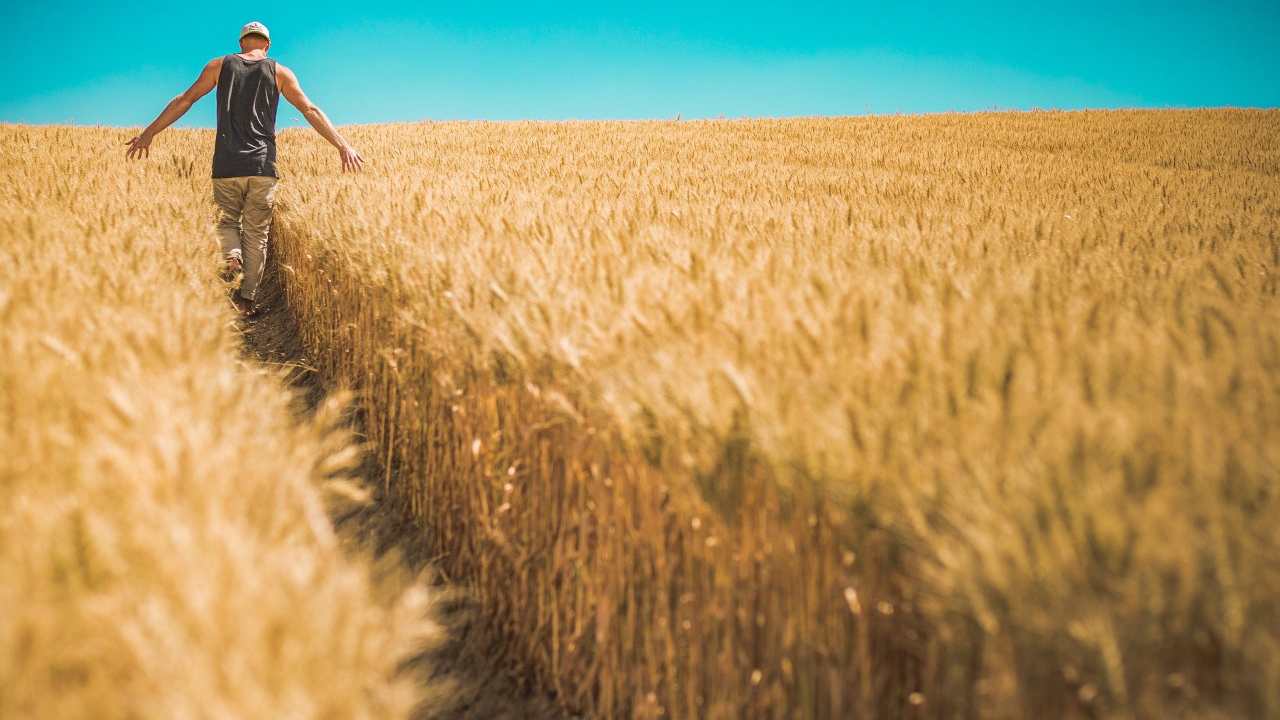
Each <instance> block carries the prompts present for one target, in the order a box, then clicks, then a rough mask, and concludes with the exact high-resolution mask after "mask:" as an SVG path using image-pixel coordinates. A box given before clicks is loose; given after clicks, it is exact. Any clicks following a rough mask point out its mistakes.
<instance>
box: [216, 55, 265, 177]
mask: <svg viewBox="0 0 1280 720" xmlns="http://www.w3.org/2000/svg"><path fill="white" fill-rule="evenodd" d="M279 104H280V89H279V88H278V87H276V61H275V60H272V59H271V58H263V59H261V60H245V59H244V58H242V57H240V56H239V55H228V56H226V57H224V58H222V72H221V73H219V74H218V139H217V141H216V142H214V145H213V176H214V177H215V178H228V177H245V176H248V175H265V176H267V177H276V106H278V105H279Z"/></svg>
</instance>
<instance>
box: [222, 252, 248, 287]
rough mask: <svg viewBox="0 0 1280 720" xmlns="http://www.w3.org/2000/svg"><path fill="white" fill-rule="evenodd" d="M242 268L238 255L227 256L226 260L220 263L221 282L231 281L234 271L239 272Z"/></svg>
mask: <svg viewBox="0 0 1280 720" xmlns="http://www.w3.org/2000/svg"><path fill="white" fill-rule="evenodd" d="M243 268H244V264H243V263H241V262H240V258H238V257H229V258H227V261H226V262H225V263H224V264H223V265H222V280H223V282H231V281H232V280H235V279H236V273H238V272H240V271H241V270H242V269H243Z"/></svg>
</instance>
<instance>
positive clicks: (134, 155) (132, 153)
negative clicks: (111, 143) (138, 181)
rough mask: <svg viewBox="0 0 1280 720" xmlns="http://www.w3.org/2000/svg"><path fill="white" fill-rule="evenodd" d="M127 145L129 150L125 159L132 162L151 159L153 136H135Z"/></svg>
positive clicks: (143, 134)
mask: <svg viewBox="0 0 1280 720" xmlns="http://www.w3.org/2000/svg"><path fill="white" fill-rule="evenodd" d="M125 144H126V145H128V146H129V149H128V150H126V151H125V153H124V156H125V157H127V158H129V159H131V160H141V159H143V158H147V157H151V136H150V135H148V134H146V133H145V132H144V133H142V134H141V135H134V136H133V137H132V138H131V139H130V140H129V141H128V142H127V143H125Z"/></svg>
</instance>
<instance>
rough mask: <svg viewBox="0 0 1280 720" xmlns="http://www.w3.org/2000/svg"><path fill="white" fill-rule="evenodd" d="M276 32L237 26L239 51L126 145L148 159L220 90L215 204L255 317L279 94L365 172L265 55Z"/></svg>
mask: <svg viewBox="0 0 1280 720" xmlns="http://www.w3.org/2000/svg"><path fill="white" fill-rule="evenodd" d="M270 49H271V33H270V32H269V31H268V30H267V26H266V25H263V24H262V23H260V22H256V21H255V22H251V23H249V24H248V25H245V26H244V27H242V28H240V52H239V53H238V54H235V55H225V56H223V57H220V58H214V59H213V60H210V61H209V64H207V65H205V66H204V70H203V71H202V72H201V73H200V77H199V78H197V79H196V81H195V84H193V85H192V86H191V87H190V88H188V89H187V91H186V92H184V93H182V94H181V95H179V96H177V97H175V98H174V99H172V100H170V101H169V104H168V105H166V106H165V108H164V110H163V111H161V113H160V115H159V116H158V117H157V118H156V119H155V120H154V121H153V122H152V123H151V124H150V125H148V126H147V128H146V129H145V130H143V131H142V134H141V135H137V136H136V137H134V138H133V139H131V140H129V142H128V145H129V149H128V150H127V151H126V153H125V155H126V157H129V158H139V159H140V158H145V157H148V156H149V155H150V152H151V151H150V148H151V140H152V139H153V138H155V136H156V135H158V134H160V131H162V130H164V129H165V128H167V127H169V126H170V125H172V124H173V123H174V122H175V121H177V119H178V118H180V117H182V116H183V115H184V114H186V112H187V110H190V109H191V106H192V105H193V104H195V102H196V101H197V100H199V99H200V98H202V97H204V96H205V94H206V93H208V92H209V91H210V90H212V89H213V88H214V86H217V88H218V136H217V140H216V141H215V142H214V146H213V199H214V201H215V202H217V204H218V208H219V210H220V211H221V215H220V218H219V220H218V235H219V239H220V241H221V244H222V254H223V258H224V261H225V263H226V264H225V266H224V267H223V276H224V277H225V278H226V279H227V280H228V281H230V280H232V279H234V278H235V275H236V273H238V272H241V271H243V273H244V277H243V279H242V281H241V284H240V290H239V292H238V293H237V294H236V295H235V304H236V308H237V309H238V310H239V311H240V312H241V313H242V314H244V315H246V316H253V315H255V314H257V312H258V307H257V305H256V303H255V302H254V298H255V296H256V294H257V292H258V284H259V283H260V282H261V281H262V270H263V265H264V263H265V262H266V259H267V234H268V231H269V230H270V227H271V211H272V208H273V206H274V201H275V190H276V177H277V176H276V106H277V105H279V103H280V95H281V94H283V95H284V97H285V99H286V100H288V101H289V102H290V104H292V105H293V106H294V107H296V108H297V109H298V110H299V111H300V112H301V113H302V116H303V117H305V118H306V119H307V122H309V123H311V127H313V128H315V131H316V132H318V133H320V135H321V136H322V137H324V139H325V140H328V141H329V142H330V143H331V144H332V145H333V146H334V147H335V148H337V149H338V155H339V158H340V159H341V160H342V169H343V171H344V172H345V171H347V170H351V171H356V170H360V169H361V168H362V167H363V165H364V160H363V159H362V158H361V157H360V153H358V152H356V150H355V148H353V147H351V145H350V144H349V143H347V141H346V140H344V139H343V138H342V136H341V135H339V134H338V131H337V130H336V129H334V127H333V124H332V123H330V122H329V118H328V117H327V116H326V115H325V114H324V112H323V111H322V110H321V109H320V108H318V107H316V106H315V104H314V103H312V102H311V101H310V100H309V99H307V96H306V93H304V92H302V87H301V86H300V85H299V84H298V77H297V76H296V75H294V74H293V71H292V70H290V69H289V68H287V67H285V66H284V65H281V64H279V63H277V62H276V61H275V60H274V59H271V58H268V57H267V51H268V50H270Z"/></svg>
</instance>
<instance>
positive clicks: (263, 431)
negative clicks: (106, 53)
mask: <svg viewBox="0 0 1280 720" xmlns="http://www.w3.org/2000/svg"><path fill="white" fill-rule="evenodd" d="M124 138H125V133H124V131H116V130H105V129H79V128H32V127H21V126H0V163H3V164H4V167H5V173H4V175H3V179H2V180H0V193H2V194H3V201H0V356H3V358H4V359H3V363H2V364H0V417H2V418H3V420H2V422H0V504H2V505H3V506H4V512H3V513H2V514H0V717H6V718H55V717H56V718H72V717H93V718H166V719H167V718H197V717H210V718H212V717H219V718H225V717H241V718H320V717H327V718H334V717H342V718H359V717H365V718H384V717H397V716H398V717H404V716H407V715H408V714H409V713H410V711H411V710H412V708H413V706H414V704H415V703H416V702H417V701H418V700H419V698H420V696H421V689H420V688H418V687H415V685H414V683H413V682H412V680H411V679H410V678H408V677H399V676H397V667H398V664H399V663H400V662H401V661H402V660H403V659H405V658H406V657H407V656H409V655H410V654H411V653H413V652H414V651H416V650H417V649H418V648H419V646H420V644H421V643H423V642H426V641H429V640H431V639H432V638H433V637H434V636H435V635H436V634H437V632H438V631H437V630H436V628H435V626H434V625H433V624H432V623H431V622H430V621H429V620H427V619H426V617H427V616H426V614H425V612H426V608H425V605H424V603H425V601H426V597H425V596H424V595H423V591H422V590H414V591H410V592H406V593H399V594H393V595H391V596H385V597H384V596H381V595H378V593H379V592H380V591H379V590H378V588H376V587H375V586H374V584H373V582H372V578H371V575H370V569H369V567H368V565H367V564H365V563H363V562H362V561H356V560H352V559H350V558H349V557H348V555H347V554H346V553H345V552H344V551H343V549H342V548H341V547H340V546H339V542H338V540H337V538H336V537H335V535H334V532H333V529H332V527H331V526H330V524H329V521H328V518H327V516H326V514H325V499H324V496H325V493H326V492H327V490H326V488H327V489H329V490H335V491H336V490H341V489H342V488H341V487H340V485H339V484H336V483H340V481H341V477H342V476H343V474H344V473H345V472H346V471H347V469H348V468H349V466H350V464H351V456H352V454H353V452H352V447H353V446H352V445H351V442H350V439H349V437H348V436H347V434H346V433H345V431H340V430H339V429H338V426H337V424H336V422H335V421H336V419H337V415H336V414H335V410H334V409H332V408H331V409H329V410H327V411H326V412H325V413H323V415H325V417H322V418H321V420H319V421H317V422H316V423H314V424H309V425H305V426H303V425H298V424H296V423H295V422H294V420H293V419H292V415H291V413H290V410H289V402H290V401H289V397H288V395H287V394H286V392H285V391H284V390H283V388H282V386H281V384H280V382H279V378H277V377H275V376H274V375H271V374H267V373H265V372H264V371H262V370H261V369H256V368H254V367H251V366H248V365H245V364H243V363H241V362H240V361H239V359H238V347H239V345H238V342H237V340H236V333H235V330H234V324H233V313H232V310H231V308H230V306H229V304H228V303H227V300H226V295H225V291H224V289H223V288H222V287H221V283H219V282H218V280H217V279H216V277H215V270H216V267H217V265H216V263H217V259H216V243H215V242H214V239H213V236H212V234H211V227H212V225H211V222H212V218H213V214H212V209H211V208H212V206H211V202H210V196H209V185H208V180H207V178H206V177H205V172H204V171H203V168H204V167H205V165H204V162H203V161H200V160H199V159H200V158H202V157H206V156H207V153H208V145H209V143H210V141H211V137H210V134H209V133H207V132H203V133H187V132H175V133H172V134H169V135H166V136H165V138H164V142H165V146H166V153H165V157H163V158H159V159H158V160H157V161H154V162H151V163H149V164H142V165H140V164H131V165H127V164H126V163H125V161H124V158H123V154H122V152H121V148H122V147H123V145H122V144H121V143H122V141H123V139H124ZM196 168H200V169H199V170H196ZM326 418H327V419H326Z"/></svg>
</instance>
